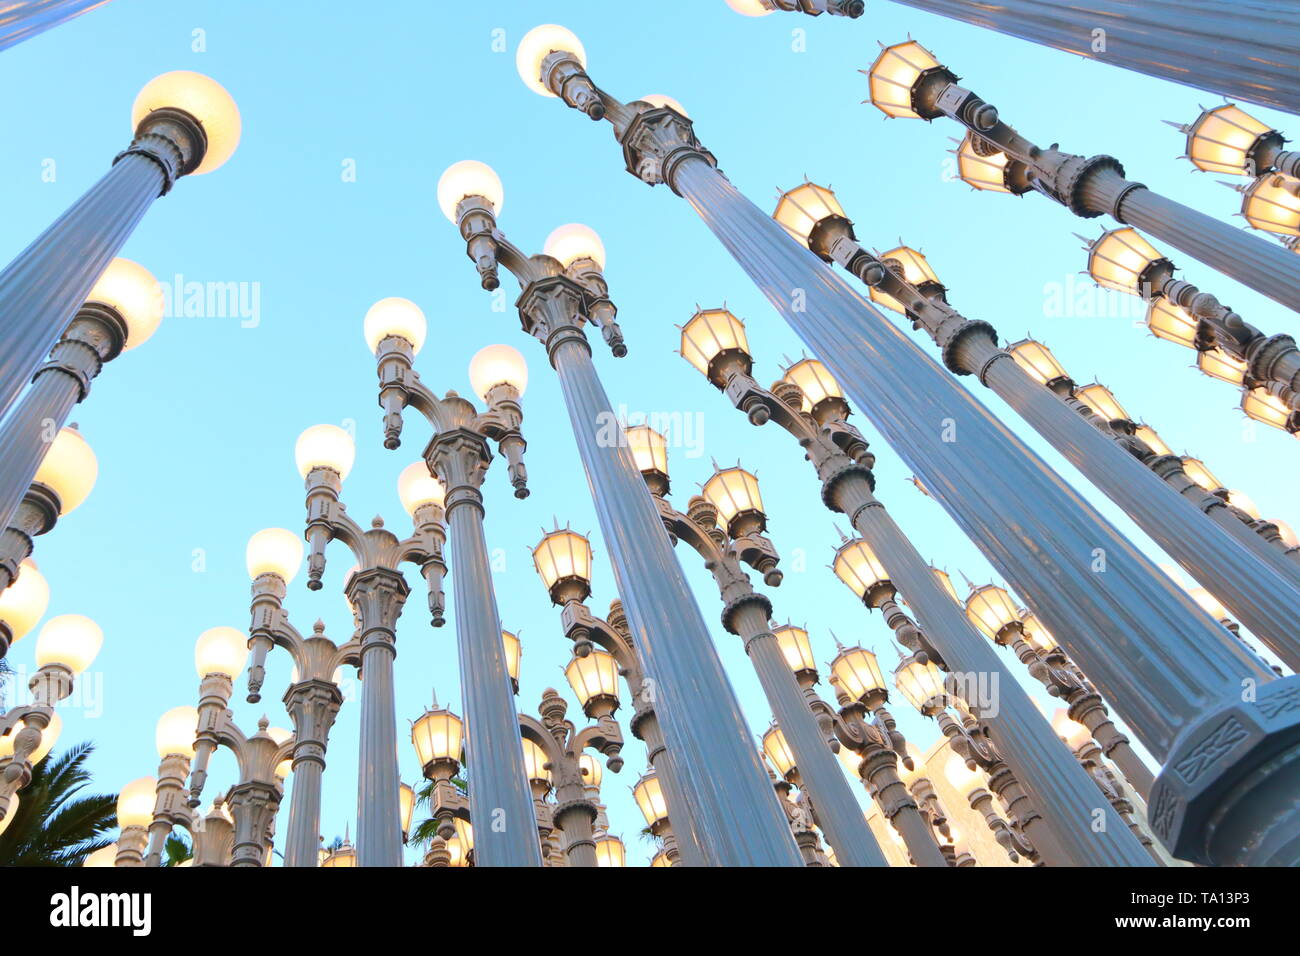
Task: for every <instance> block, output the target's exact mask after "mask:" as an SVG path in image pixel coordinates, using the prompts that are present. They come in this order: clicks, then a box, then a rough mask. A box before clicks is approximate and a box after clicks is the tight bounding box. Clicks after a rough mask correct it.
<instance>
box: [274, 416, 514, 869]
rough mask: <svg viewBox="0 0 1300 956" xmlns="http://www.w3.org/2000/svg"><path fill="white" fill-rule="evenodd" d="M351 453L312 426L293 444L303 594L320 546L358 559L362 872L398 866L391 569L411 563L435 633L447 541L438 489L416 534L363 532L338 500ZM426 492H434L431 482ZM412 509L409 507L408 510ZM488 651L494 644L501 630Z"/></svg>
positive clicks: (315, 581)
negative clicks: (333, 546) (302, 503)
mask: <svg viewBox="0 0 1300 956" xmlns="http://www.w3.org/2000/svg"><path fill="white" fill-rule="evenodd" d="M355 456H356V446H355V445H354V444H353V442H352V438H351V436H350V435H348V433H347V432H345V431H344V430H343V429H341V428H339V427H338V426H337V425H313V426H312V427H310V428H308V429H306V430H305V431H304V432H303V433H302V434H301V435H299V436H298V441H297V444H296V445H295V447H294V458H295V460H296V462H297V465H298V473H299V474H301V475H302V476H303V478H304V479H305V484H306V490H307V530H306V538H307V543H308V546H309V550H308V557H307V587H308V588H309V589H311V590H318V589H319V588H320V587H321V575H322V574H324V571H325V548H326V545H328V544H329V542H330V541H333V540H338V541H341V542H343V544H345V545H346V546H347V547H348V549H349V550H350V551H351V552H352V554H353V556H354V557H355V558H356V561H357V570H356V571H355V572H353V573H352V575H351V576H350V577H349V578H348V580H347V583H346V585H345V587H344V590H345V593H346V594H347V598H348V602H349V603H350V604H351V605H352V607H353V608H354V611H355V614H356V620H357V630H358V634H357V636H356V637H355V638H354V640H356V641H357V642H358V643H359V645H360V650H359V652H358V657H359V660H360V665H359V670H360V672H361V678H362V680H361V743H360V748H359V750H360V770H359V784H358V792H357V862H358V864H359V865H360V866H400V865H401V862H402V827H401V807H400V804H399V800H398V788H399V786H400V785H401V778H400V776H399V774H398V769H397V718H396V714H395V711H394V707H395V703H394V691H393V659H394V658H395V657H396V656H397V647H396V641H397V630H396V629H397V619H398V617H399V616H400V615H401V613H402V607H403V605H404V604H405V603H406V597H407V595H408V594H409V593H410V588H409V587H408V586H407V584H406V581H405V579H404V578H403V577H402V573H401V572H400V571H399V570H398V568H399V567H400V566H401V565H402V563H403V562H409V563H411V564H414V565H416V566H417V567H419V568H420V572H421V574H422V575H423V576H424V578H425V580H426V581H427V582H428V588H429V609H430V612H431V614H432V616H433V622H434V624H435V626H436V625H437V624H439V623H440V622H441V621H442V601H443V597H442V577H443V572H444V570H445V565H444V563H443V558H442V545H443V540H444V537H445V533H444V531H443V527H442V524H441V521H442V508H441V507H440V505H439V502H438V501H437V497H436V496H437V491H438V490H440V489H435V488H427V489H426V490H425V491H424V492H423V499H424V500H421V501H419V502H418V504H419V507H416V508H414V509H413V514H414V518H413V524H414V526H415V527H414V530H413V532H412V534H411V535H410V537H407V538H405V539H399V538H398V537H397V535H395V534H393V533H392V532H391V531H388V530H387V529H386V528H385V527H384V522H383V520H382V519H381V518H379V517H377V516H376V517H375V518H374V520H373V521H371V526H370V528H369V529H363V528H362V527H361V526H360V525H359V524H357V522H356V521H354V520H353V519H352V517H351V516H350V515H349V514H348V512H347V509H346V507H345V506H344V504H343V502H342V501H341V500H340V498H339V496H340V494H341V492H342V490H343V479H344V478H346V477H347V474H348V472H349V471H350V470H351V469H352V463H353V460H354V459H355ZM429 484H430V485H432V484H434V483H432V482H430V483H429ZM413 503H414V502H413ZM493 633H494V637H495V640H494V644H497V643H498V642H499V640H500V638H499V637H498V636H497V635H498V634H499V628H498V629H497V631H495V632H493Z"/></svg>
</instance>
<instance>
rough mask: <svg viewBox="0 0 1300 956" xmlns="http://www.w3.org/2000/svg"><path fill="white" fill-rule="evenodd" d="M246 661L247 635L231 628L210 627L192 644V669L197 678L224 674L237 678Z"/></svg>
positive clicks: (232, 678)
mask: <svg viewBox="0 0 1300 956" xmlns="http://www.w3.org/2000/svg"><path fill="white" fill-rule="evenodd" d="M247 660H248V635H247V634H245V633H244V632H243V631H237V630H235V629H234V628H233V627H211V628H208V629H207V630H206V631H204V632H203V633H202V634H200V635H199V639H198V640H197V641H195V643H194V669H195V670H196V671H197V672H198V675H199V677H207V676H208V675H209V674H225V675H226V676H227V677H229V678H230V679H231V680H234V679H235V678H236V677H238V676H239V672H240V671H242V670H243V669H244V664H245V663H246V662H247Z"/></svg>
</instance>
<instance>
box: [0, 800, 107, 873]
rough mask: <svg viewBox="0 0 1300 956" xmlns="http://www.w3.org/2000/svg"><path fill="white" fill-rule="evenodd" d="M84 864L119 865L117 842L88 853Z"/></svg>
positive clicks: (0, 825) (0, 827) (12, 809)
mask: <svg viewBox="0 0 1300 956" xmlns="http://www.w3.org/2000/svg"><path fill="white" fill-rule="evenodd" d="M13 815H14V808H13V807H10V808H9V816H11V817H12V816H13ZM3 832H4V824H2V823H0V833H3ZM81 865H82V866H117V844H116V843H110V844H109V845H108V846H105V847H100V848H99V849H98V850H96V851H95V852H94V853H91V854H90V855H88V856H87V857H86V858H85V859H84V860H82V861H81Z"/></svg>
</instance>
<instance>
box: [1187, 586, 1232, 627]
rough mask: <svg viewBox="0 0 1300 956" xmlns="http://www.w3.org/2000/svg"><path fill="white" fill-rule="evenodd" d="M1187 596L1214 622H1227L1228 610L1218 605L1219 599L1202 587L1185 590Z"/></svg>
mask: <svg viewBox="0 0 1300 956" xmlns="http://www.w3.org/2000/svg"><path fill="white" fill-rule="evenodd" d="M1187 596H1188V597H1190V598H1191V599H1192V600H1193V601H1195V602H1196V603H1197V604H1198V605H1200V608H1201V610H1202V611H1204V612H1205V613H1206V614H1208V615H1210V617H1212V618H1214V619H1215V620H1216V621H1226V620H1228V609H1227V608H1225V607H1224V606H1223V605H1222V604H1220V603H1219V599H1218V598H1216V597H1215V596H1214V595H1213V594H1211V593H1210V592H1209V591H1207V590H1206V589H1205V588H1202V587H1194V588H1188V589H1187Z"/></svg>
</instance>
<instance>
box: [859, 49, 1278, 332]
mask: <svg viewBox="0 0 1300 956" xmlns="http://www.w3.org/2000/svg"><path fill="white" fill-rule="evenodd" d="M865 72H866V73H867V75H868V77H869V79H870V85H871V102H872V104H873V105H875V106H876V108H878V109H879V110H880V111H881V112H882V113H884V114H885V115H886V116H889V117H910V118H913V119H925V120H933V119H937V118H939V117H940V116H947V117H949V118H950V119H953V120H956V121H957V122H958V123H961V124H962V125H963V126H965V127H966V128H967V129H968V130H970V134H969V137H968V138H969V143H968V144H963V146H961V147H959V149H958V158H959V159H961V157H962V153H963V152H970V153H974V154H975V156H978V157H983V158H986V159H987V158H990V157H994V156H995V155H996V154H998V153H1001V154H1003V155H1005V156H1006V157H1007V160H1006V162H1005V163H1003V162H1002V160H1001V159H997V160H995V162H997V163H998V164H999V165H1001V166H1002V174H1003V175H1002V181H1001V183H1000V184H997V185H994V186H993V187H992V191H994V192H1009V193H1011V194H1013V195H1022V194H1024V193H1027V192H1029V191H1030V190H1037V191H1038V192H1041V193H1043V194H1044V195H1045V196H1047V197H1048V198H1050V199H1054V200H1056V202H1058V203H1060V204H1061V205H1062V206H1065V207H1066V208H1067V209H1069V210H1070V211H1071V212H1072V213H1074V214H1075V215H1076V216H1082V217H1084V218H1091V217H1093V216H1100V215H1103V214H1104V215H1109V216H1112V217H1113V218H1115V219H1118V220H1119V221H1120V222H1121V223H1124V224H1125V225H1130V226H1133V227H1135V228H1137V229H1140V230H1142V231H1143V232H1146V233H1150V234H1151V235H1153V236H1156V237H1158V238H1159V239H1162V240H1164V241H1165V242H1168V243H1169V244H1170V245H1172V246H1174V247H1175V248H1178V249H1181V250H1183V251H1184V252H1186V253H1187V254H1188V255H1190V256H1192V257H1193V258H1196V259H1199V260H1200V261H1201V262H1204V263H1205V264H1206V265H1208V266H1210V268H1212V269H1216V270H1218V271H1219V272H1222V273H1223V274H1224V275H1228V276H1231V277H1232V278H1234V279H1236V280H1238V281H1239V282H1241V283H1242V284H1243V285H1247V286H1249V287H1250V288H1252V289H1255V290H1256V291H1258V292H1260V293H1262V294H1263V295H1266V296H1268V297H1269V298H1271V299H1273V300H1274V301H1276V302H1280V303H1281V304H1282V305H1285V306H1287V307H1288V308H1295V307H1296V304H1297V302H1298V301H1300V261H1297V259H1296V257H1295V256H1293V255H1290V254H1288V253H1287V251H1286V250H1285V249H1280V248H1278V247H1277V246H1275V245H1271V244H1270V243H1267V242H1265V241H1263V240H1262V239H1260V238H1259V237H1257V236H1251V235H1248V234H1246V233H1243V232H1242V231H1241V230H1240V229H1234V228H1233V227H1232V226H1229V225H1228V224H1227V223H1225V222H1220V221H1219V220H1217V219H1214V218H1213V217H1211V216H1207V215H1205V214H1204V213H1201V212H1197V211H1196V210H1195V209H1189V208H1188V207H1187V206H1184V205H1182V204H1181V203H1177V202H1174V201H1173V200H1172V199H1168V198H1167V197H1165V196H1162V195H1160V194H1159V193H1156V192H1153V191H1152V190H1150V189H1148V188H1147V187H1146V186H1144V185H1142V184H1141V183H1135V182H1132V181H1131V180H1128V179H1125V178H1124V167H1123V166H1122V165H1120V162H1119V160H1117V159H1115V158H1114V157H1113V156H1093V157H1090V158H1086V157H1083V156H1079V155H1076V154H1074V153H1064V152H1061V150H1059V149H1057V148H1056V146H1055V145H1053V146H1051V147H1049V148H1047V149H1043V148H1042V147H1039V146H1036V145H1034V144H1033V143H1031V142H1030V141H1029V140H1027V139H1025V138H1024V137H1023V136H1021V135H1020V134H1019V133H1018V132H1016V131H1015V130H1014V129H1013V128H1012V127H1010V126H1008V125H1007V124H1006V123H1004V122H1002V121H1001V119H999V115H998V109H997V107H995V106H993V105H992V104H991V103H986V102H985V101H984V100H982V99H980V98H979V97H978V96H976V95H975V94H974V93H972V92H971V91H970V90H968V89H965V88H964V87H962V86H959V85H958V84H957V76H956V74H954V73H953V72H952V71H951V70H950V69H948V67H946V66H944V65H943V64H941V63H940V62H939V61H938V60H936V59H935V58H934V56H933V55H932V54H931V53H930V51H929V50H927V49H925V47H923V46H921V44H919V43H917V42H916V41H915V40H908V41H906V42H904V43H897V44H894V45H893V46H888V47H884V48H883V49H882V50H881V53H880V56H879V57H877V59H876V61H875V63H873V64H872V66H871V69H870V70H868V71H865ZM965 181H966V182H967V183H968V184H969V185H971V186H974V187H975V188H977V189H989V188H990V187H989V186H988V185H987V184H985V183H983V182H982V181H980V180H979V179H966V180H965Z"/></svg>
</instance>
